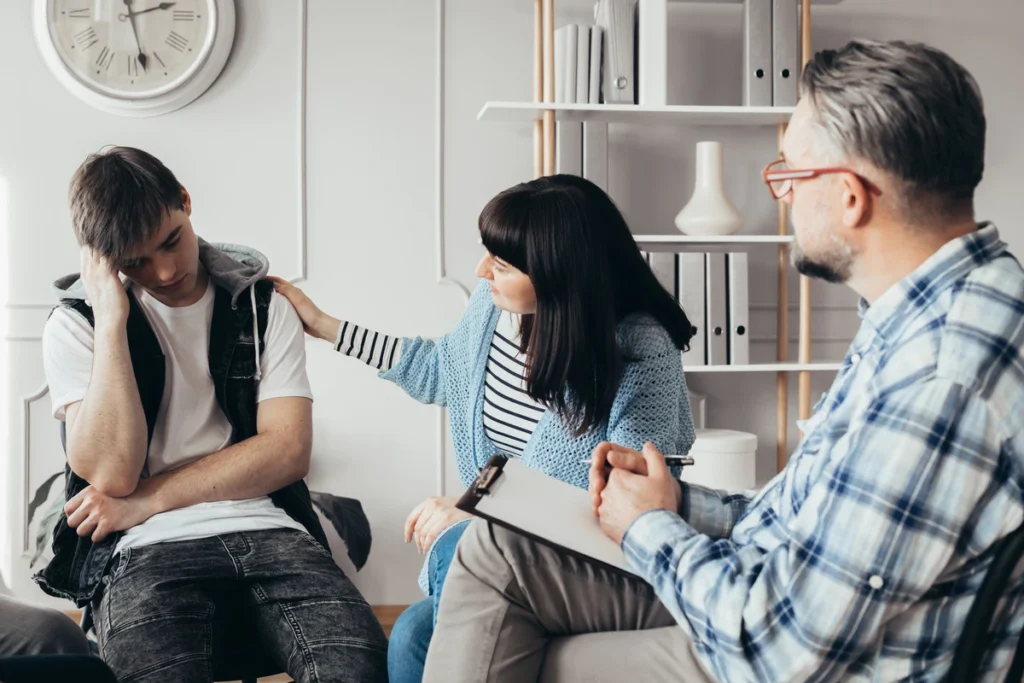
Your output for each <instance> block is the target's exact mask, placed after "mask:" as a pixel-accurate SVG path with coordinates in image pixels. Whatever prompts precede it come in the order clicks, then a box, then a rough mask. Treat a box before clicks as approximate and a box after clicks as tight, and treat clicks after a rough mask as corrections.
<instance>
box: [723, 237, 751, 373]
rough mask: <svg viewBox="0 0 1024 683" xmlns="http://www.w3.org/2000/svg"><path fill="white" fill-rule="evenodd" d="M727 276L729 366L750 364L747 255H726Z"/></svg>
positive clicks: (741, 253)
mask: <svg viewBox="0 0 1024 683" xmlns="http://www.w3.org/2000/svg"><path fill="white" fill-rule="evenodd" d="M725 265H726V270H727V271H728V275H729V291H728V293H727V296H728V300H729V364H730V365H747V364H749V363H750V291H749V288H748V282H749V274H748V273H749V271H748V269H747V254H746V253H743V252H740V253H735V254H726V264H725Z"/></svg>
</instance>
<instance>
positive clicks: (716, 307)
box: [704, 253, 729, 365]
mask: <svg viewBox="0 0 1024 683" xmlns="http://www.w3.org/2000/svg"><path fill="white" fill-rule="evenodd" d="M705 270H706V272H705V278H704V288H705V296H706V300H707V316H708V325H707V327H708V336H707V344H708V346H707V352H708V365H725V364H727V363H728V362H729V343H728V338H729V335H728V324H729V321H728V313H727V311H726V294H725V290H726V284H727V283H726V277H725V254H720V253H712V254H707V260H706V268H705Z"/></svg>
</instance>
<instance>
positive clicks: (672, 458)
mask: <svg viewBox="0 0 1024 683" xmlns="http://www.w3.org/2000/svg"><path fill="white" fill-rule="evenodd" d="M580 462H581V463H583V464H584V465H591V464H593V462H592V461H591V460H590V458H584V459H583V460H580ZM665 464H666V465H668V466H669V467H685V466H687V465H693V458H691V457H690V456H688V455H666V456H665Z"/></svg>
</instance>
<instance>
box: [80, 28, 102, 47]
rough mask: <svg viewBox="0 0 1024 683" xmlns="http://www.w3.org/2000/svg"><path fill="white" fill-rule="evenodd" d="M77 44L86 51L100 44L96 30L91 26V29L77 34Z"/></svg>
mask: <svg viewBox="0 0 1024 683" xmlns="http://www.w3.org/2000/svg"><path fill="white" fill-rule="evenodd" d="M75 42H76V43H78V45H79V46H81V48H82V50H83V51H84V50H88V49H89V48H90V47H92V46H93V45H95V44H96V43H98V42H100V39H99V38H97V37H96V29H95V28H93V27H92V26H90V27H89V28H87V29H84V30H82V31H79V32H78V33H76V34H75Z"/></svg>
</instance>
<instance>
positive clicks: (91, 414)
mask: <svg viewBox="0 0 1024 683" xmlns="http://www.w3.org/2000/svg"><path fill="white" fill-rule="evenodd" d="M94 339H95V344H94V352H93V366H92V376H91V379H90V381H89V388H88V390H87V392H86V395H85V398H84V399H83V400H82V402H81V403H80V404H79V405H78V406H77V407H76V409H75V411H74V416H73V418H72V416H71V415H69V421H71V424H70V429H69V432H68V443H67V453H68V462H69V464H70V465H71V469H72V470H73V471H74V472H75V473H76V474H78V475H79V476H81V477H82V478H83V479H85V480H86V481H88V482H89V483H90V484H92V486H93V487H95V488H96V489H98V490H100V491H102V492H103V493H106V494H108V495H111V496H115V497H123V496H126V495H128V494H130V493H131V492H132V491H134V490H135V487H136V486H137V484H138V481H139V476H140V474H141V472H142V468H143V466H144V464H145V462H146V452H147V428H146V416H145V414H144V413H143V411H142V401H141V400H140V399H139V390H138V386H137V385H136V382H135V373H134V371H133V369H132V361H131V354H130V353H129V351H128V335H127V332H126V328H125V325H124V324H123V323H122V324H110V325H108V324H104V323H102V322H101V321H99V320H97V326H96V329H95V336H94ZM72 420H73V421H72Z"/></svg>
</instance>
